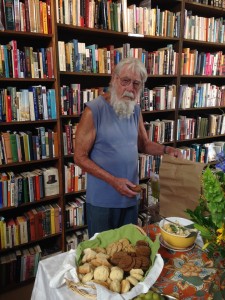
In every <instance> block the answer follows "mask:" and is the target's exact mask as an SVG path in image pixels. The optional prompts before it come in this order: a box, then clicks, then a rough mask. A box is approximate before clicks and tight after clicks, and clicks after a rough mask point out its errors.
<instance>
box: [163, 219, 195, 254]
mask: <svg viewBox="0 0 225 300" xmlns="http://www.w3.org/2000/svg"><path fill="white" fill-rule="evenodd" d="M167 219H168V220H170V221H172V222H175V223H176V222H179V224H180V225H183V226H187V225H190V224H193V222H192V221H190V220H188V219H184V218H179V217H168V218H167ZM166 223H170V222H168V221H167V220H165V219H162V220H161V221H160V223H159V227H160V231H161V235H162V238H163V240H164V242H165V243H167V244H168V246H171V248H174V249H186V248H188V247H190V246H192V245H193V244H194V243H195V240H196V238H197V234H194V235H193V234H192V235H191V236H190V237H184V236H179V235H176V234H173V233H169V232H167V231H165V230H164V229H163V225H164V224H166Z"/></svg>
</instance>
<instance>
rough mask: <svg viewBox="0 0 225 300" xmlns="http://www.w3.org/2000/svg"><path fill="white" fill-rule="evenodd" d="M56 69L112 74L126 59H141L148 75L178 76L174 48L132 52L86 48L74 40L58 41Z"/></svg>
mask: <svg viewBox="0 0 225 300" xmlns="http://www.w3.org/2000/svg"><path fill="white" fill-rule="evenodd" d="M58 51H59V69H60V71H70V72H90V73H101V74H102V73H103V74H111V72H112V71H113V69H114V66H115V65H116V64H118V63H119V61H120V60H121V59H123V58H126V57H135V58H138V59H140V60H141V61H142V62H143V63H144V64H145V67H146V69H147V72H148V74H149V75H175V74H177V66H178V53H177V52H175V51H174V49H173V45H172V44H168V45H167V46H166V47H163V48H159V49H157V50H155V51H147V50H145V49H143V48H132V47H131V45H130V44H129V43H125V44H123V45H122V46H121V47H114V45H107V46H106V47H103V48H100V47H98V45H97V44H92V45H86V44H85V43H83V42H79V41H78V40H77V39H73V40H72V41H69V42H67V43H66V42H65V41H58Z"/></svg>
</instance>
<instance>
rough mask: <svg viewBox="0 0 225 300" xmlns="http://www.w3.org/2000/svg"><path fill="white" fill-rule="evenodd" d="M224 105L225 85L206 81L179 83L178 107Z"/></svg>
mask: <svg viewBox="0 0 225 300" xmlns="http://www.w3.org/2000/svg"><path fill="white" fill-rule="evenodd" d="M218 106H221V107H222V106H225V86H224V85H222V86H217V85H215V84H211V83H210V82H208V83H196V84H194V85H193V86H191V85H188V84H182V85H180V89H179V98H178V107H179V108H182V109H185V108H197V107H218Z"/></svg>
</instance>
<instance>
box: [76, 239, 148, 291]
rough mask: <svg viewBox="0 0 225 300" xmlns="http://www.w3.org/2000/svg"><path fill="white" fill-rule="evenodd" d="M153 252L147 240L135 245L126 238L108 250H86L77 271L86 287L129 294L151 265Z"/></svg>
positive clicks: (107, 248) (114, 243)
mask: <svg viewBox="0 0 225 300" xmlns="http://www.w3.org/2000/svg"><path fill="white" fill-rule="evenodd" d="M150 255H151V248H150V247H149V245H148V243H147V242H146V241H144V240H139V241H137V242H136V244H135V245H132V244H131V243H130V241H129V240H128V239H126V238H124V239H120V240H118V241H117V242H113V243H111V244H109V245H108V246H107V247H106V248H102V247H97V248H93V249H91V248H86V249H84V251H83V253H82V258H81V264H80V265H79V267H78V269H77V273H78V277H79V279H80V280H81V282H82V283H87V282H95V283H99V284H101V285H103V286H105V287H106V288H108V289H110V290H111V291H113V292H117V293H126V292H128V291H129V290H130V289H131V288H132V287H133V286H135V285H136V284H137V283H138V282H139V281H141V280H143V278H144V274H145V271H147V270H148V269H149V267H150V265H151V260H150Z"/></svg>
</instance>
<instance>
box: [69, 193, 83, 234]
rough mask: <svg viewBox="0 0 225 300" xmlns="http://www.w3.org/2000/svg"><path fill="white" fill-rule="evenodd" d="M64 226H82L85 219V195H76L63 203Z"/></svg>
mask: <svg viewBox="0 0 225 300" xmlns="http://www.w3.org/2000/svg"><path fill="white" fill-rule="evenodd" d="M65 222H66V223H65V224H66V228H67V229H68V228H71V227H72V228H73V227H75V226H84V225H85V224H86V220H85V196H80V197H76V198H75V199H74V200H73V201H69V202H67V203H66V205H65Z"/></svg>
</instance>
